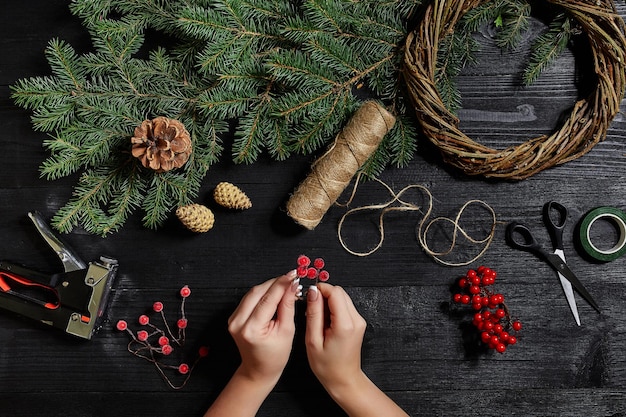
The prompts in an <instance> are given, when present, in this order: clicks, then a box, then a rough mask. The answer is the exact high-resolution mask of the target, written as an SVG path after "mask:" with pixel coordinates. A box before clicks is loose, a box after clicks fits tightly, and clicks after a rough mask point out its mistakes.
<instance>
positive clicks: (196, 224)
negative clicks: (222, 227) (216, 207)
mask: <svg viewBox="0 0 626 417" xmlns="http://www.w3.org/2000/svg"><path fill="white" fill-rule="evenodd" d="M176 217H178V220H180V222H181V223H182V224H183V225H184V226H185V227H186V228H187V229H189V230H191V231H192V232H196V233H204V232H208V231H209V230H211V228H213V224H214V223H215V216H213V212H212V211H211V210H210V209H209V208H208V207H206V206H203V205H202V204H189V205H187V206H182V207H179V208H178V209H177V210H176Z"/></svg>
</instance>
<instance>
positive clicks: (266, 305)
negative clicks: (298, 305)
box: [248, 272, 293, 327]
mask: <svg viewBox="0 0 626 417" xmlns="http://www.w3.org/2000/svg"><path fill="white" fill-rule="evenodd" d="M291 276H292V273H291V272H290V273H287V274H285V275H283V276H281V277H278V278H276V280H275V281H274V282H273V283H272V285H271V286H270V287H269V289H268V290H267V291H266V292H265V294H263V295H262V296H261V298H260V299H259V300H258V302H257V304H256V306H255V307H254V310H253V311H252V313H251V314H250V318H249V319H248V322H249V323H251V324H252V325H253V326H255V327H256V326H259V327H260V326H263V325H265V324H267V323H269V322H270V320H272V318H274V315H275V314H276V311H277V310H278V304H279V303H280V300H282V298H283V296H284V295H285V291H287V290H288V289H289V288H290V286H291V283H292V281H293V278H290V277H291Z"/></svg>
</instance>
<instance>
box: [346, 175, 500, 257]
mask: <svg viewBox="0 0 626 417" xmlns="http://www.w3.org/2000/svg"><path fill="white" fill-rule="evenodd" d="M359 179H360V177H358V178H357V180H356V182H355V185H354V188H353V190H352V194H351V196H350V198H349V200H348V202H347V203H346V205H349V204H350V202H351V201H352V199H353V198H354V196H355V194H356V190H357V187H358V185H359ZM375 181H376V182H378V183H379V184H381V185H382V186H383V187H385V189H386V190H387V191H388V192H389V194H390V195H391V198H390V199H389V200H388V201H386V202H384V203H381V204H372V205H367V206H362V207H356V208H353V209H350V210H348V211H347V212H346V213H344V215H343V216H341V219H340V220H339V225H338V230H337V235H338V237H339V242H340V243H341V246H342V247H343V248H344V249H345V250H346V251H348V252H349V253H351V254H352V255H356V256H368V255H371V254H372V253H374V252H376V251H377V250H378V249H380V248H381V247H382V245H383V242H384V240H385V228H384V217H385V215H386V214H387V213H389V212H392V211H419V212H422V213H423V217H422V220H421V221H420V222H419V224H418V227H417V238H418V241H419V244H420V246H421V247H422V249H423V250H424V252H426V253H427V254H428V255H430V256H431V257H432V258H433V259H434V260H435V261H437V262H438V263H440V264H442V265H447V266H464V265H469V264H470V263H472V262H474V261H476V260H477V259H478V258H480V257H481V256H482V255H483V254H484V253H485V251H486V250H487V249H488V248H489V245H490V244H491V241H492V240H493V237H494V236H495V228H496V213H495V211H494V210H493V208H492V207H491V206H490V205H489V204H487V203H485V202H484V201H482V200H469V201H467V202H466V203H465V204H464V205H463V206H462V207H461V209H460V210H459V212H458V213H457V216H456V218H455V219H454V220H452V219H449V218H447V217H437V218H434V219H431V220H430V221H428V220H429V218H430V214H431V213H432V210H433V196H432V194H431V193H430V191H429V190H428V189H427V188H426V187H424V186H423V185H417V184H413V185H408V186H406V187H404V188H403V189H401V190H400V191H399V192H398V193H395V192H394V191H393V190H392V189H391V187H389V185H387V184H386V183H385V182H384V181H381V180H379V179H375ZM412 189H418V190H421V191H423V192H424V194H426V196H427V198H428V199H427V201H428V203H427V209H426V210H425V211H424V210H422V208H421V207H420V206H419V205H417V204H414V203H411V202H408V201H404V200H402V198H401V197H402V195H403V194H404V193H406V192H408V191H410V190H412ZM394 203H398V204H399V205H394ZM473 204H477V205H480V206H483V207H485V208H486V209H487V211H488V212H489V214H490V217H491V224H490V225H489V233H488V234H487V236H486V237H484V238H482V239H476V238H473V237H472V236H470V235H469V234H468V233H467V232H466V231H465V230H464V229H463V228H462V227H461V226H460V224H459V222H460V219H461V216H462V215H463V213H464V211H465V210H466V209H467V208H468V207H469V206H470V205H473ZM366 210H380V215H379V217H378V232H379V240H378V243H377V244H376V245H375V246H374V247H373V248H372V249H370V250H367V251H361V252H360V251H355V250H352V249H350V248H349V247H348V245H347V244H346V242H345V241H344V238H343V227H344V223H345V221H346V219H347V218H348V217H349V216H351V215H354V214H356V213H359V212H362V211H366ZM439 222H446V223H451V224H452V225H453V226H454V231H453V233H452V241H451V242H450V246H449V247H448V249H446V250H444V251H434V250H432V249H431V248H430V247H429V245H428V232H429V230H430V228H431V227H432V226H433V225H435V224H437V223H439ZM459 234H461V235H462V236H463V237H464V238H465V239H467V240H468V241H469V242H470V243H471V244H477V245H484V246H483V248H482V250H481V251H480V252H479V253H478V254H477V255H476V256H474V257H473V258H472V259H470V260H467V261H461V262H451V261H446V260H444V259H443V258H442V257H443V256H446V255H449V254H451V253H452V251H453V249H454V248H455V246H456V244H457V238H458V237H457V236H458V235H459Z"/></svg>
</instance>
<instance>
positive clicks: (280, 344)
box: [228, 271, 298, 387]
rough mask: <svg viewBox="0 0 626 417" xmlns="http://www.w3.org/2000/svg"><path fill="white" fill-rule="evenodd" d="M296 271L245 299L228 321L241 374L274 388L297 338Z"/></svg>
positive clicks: (271, 281)
mask: <svg viewBox="0 0 626 417" xmlns="http://www.w3.org/2000/svg"><path fill="white" fill-rule="evenodd" d="M295 277H296V272H295V271H291V272H289V273H287V274H285V275H283V276H280V277H278V278H274V279H271V280H268V281H265V282H264V283H262V284H259V285H257V286H255V287H253V288H252V289H251V290H250V291H248V293H247V294H246V295H245V296H244V297H243V299H242V300H241V302H240V303H239V306H238V307H237V308H236V309H235V311H234V312H233V314H232V315H231V316H230V318H229V319H228V331H229V332H230V334H231V335H232V337H233V339H234V340H235V343H236V344H237V347H238V348H239V353H240V354H241V366H240V367H239V369H238V371H237V372H239V373H241V374H242V376H245V377H246V378H249V379H251V380H253V381H256V382H259V383H263V384H268V385H271V386H272V387H273V386H274V385H275V384H276V382H278V379H279V378H280V375H281V374H282V372H283V370H284V369H285V366H286V365H287V361H288V360H289V355H290V353H291V348H292V345H293V339H294V335H295V322H294V316H295V302H296V293H297V292H298V282H297V281H294V279H295Z"/></svg>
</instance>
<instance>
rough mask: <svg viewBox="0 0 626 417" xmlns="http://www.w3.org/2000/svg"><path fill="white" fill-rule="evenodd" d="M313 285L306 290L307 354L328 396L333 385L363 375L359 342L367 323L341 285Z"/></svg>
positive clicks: (349, 381) (335, 385)
mask: <svg viewBox="0 0 626 417" xmlns="http://www.w3.org/2000/svg"><path fill="white" fill-rule="evenodd" d="M317 288H318V290H317V291H316V290H315V289H312V288H311V289H309V292H308V293H307V303H308V304H307V311H306V314H307V327H306V348H307V356H308V358H309V364H310V365H311V369H312V370H313V373H315V375H316V376H317V378H318V379H319V380H320V382H321V383H322V385H324V387H325V388H326V390H327V391H328V392H329V393H331V395H332V392H333V391H334V389H335V388H337V387H344V386H346V385H350V384H352V383H354V382H356V381H360V380H361V379H363V377H364V374H363V372H362V370H361V345H362V343H363V336H364V334H365V328H366V326H367V323H366V322H365V320H364V319H363V317H361V315H360V314H359V313H358V311H357V310H356V308H355V307H354V304H353V303H352V300H351V299H350V296H349V295H348V294H347V293H346V292H345V291H344V289H343V288H341V287H337V286H332V285H329V284H325V283H320V284H318V285H317ZM325 304H327V310H325Z"/></svg>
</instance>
